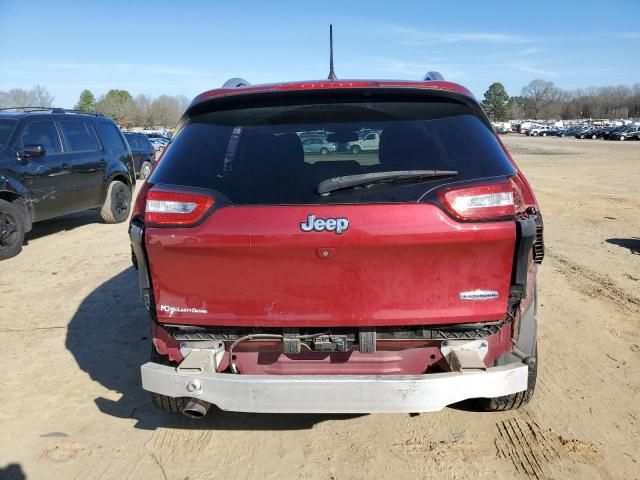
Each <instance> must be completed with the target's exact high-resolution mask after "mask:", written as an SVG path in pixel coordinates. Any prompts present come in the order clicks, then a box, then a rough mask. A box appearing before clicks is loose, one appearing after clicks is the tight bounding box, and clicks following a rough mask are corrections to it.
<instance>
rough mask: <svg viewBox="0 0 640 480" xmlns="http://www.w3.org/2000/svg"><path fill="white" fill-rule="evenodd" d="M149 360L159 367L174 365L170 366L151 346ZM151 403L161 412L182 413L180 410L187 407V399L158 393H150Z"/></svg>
mask: <svg viewBox="0 0 640 480" xmlns="http://www.w3.org/2000/svg"><path fill="white" fill-rule="evenodd" d="M150 360H151V361H152V362H153V363H159V364H161V365H169V366H173V367H175V365H171V362H169V360H168V359H167V358H166V357H165V356H163V355H160V354H159V353H158V352H157V351H156V349H155V347H154V346H153V345H152V346H151V358H150ZM151 401H152V402H153V406H154V407H156V408H157V409H158V410H161V411H163V412H167V413H182V410H183V409H184V407H185V406H186V405H187V402H188V401H189V399H188V398H184V397H178V398H174V397H168V396H166V395H161V394H159V393H153V392H151Z"/></svg>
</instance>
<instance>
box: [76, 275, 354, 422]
mask: <svg viewBox="0 0 640 480" xmlns="http://www.w3.org/2000/svg"><path fill="white" fill-rule="evenodd" d="M148 318H149V317H148V313H147V311H146V310H145V308H144V306H143V304H142V301H141V300H140V297H139V294H138V276H137V272H136V270H134V268H133V267H130V268H128V269H126V270H124V271H122V272H121V273H119V274H118V275H116V276H115V277H113V278H111V279H110V280H108V281H107V282H105V283H103V284H102V285H100V286H99V287H98V288H96V289H95V290H94V291H93V292H91V293H90V294H89V295H88V296H87V297H86V298H85V299H84V300H83V301H82V303H81V304H80V307H79V308H78V310H77V311H76V313H75V315H74V316H73V319H72V320H71V323H70V324H69V328H68V330H67V339H66V342H65V345H66V347H67V349H68V350H69V351H70V352H71V354H72V355H73V356H74V358H75V360H76V362H77V363H78V366H79V367H80V368H81V369H82V370H83V371H85V372H86V373H88V374H89V375H90V376H91V379H92V380H94V381H96V382H99V383H100V384H101V385H103V386H104V387H105V388H108V389H109V390H112V391H114V392H118V393H120V394H121V397H120V399H119V400H117V401H113V400H109V399H107V398H102V397H99V398H96V399H95V403H96V405H97V406H98V408H99V409H100V411H101V412H102V413H105V414H107V415H112V416H114V417H118V418H132V419H135V420H137V424H136V428H141V429H145V430H154V429H156V428H158V427H165V428H182V429H205V430H207V429H214V430H215V429H222V430H301V429H309V428H312V427H313V425H315V424H317V423H319V422H322V421H325V420H330V419H341V418H345V419H346V418H353V417H354V415H286V414H281V415H273V414H243V413H231V412H224V411H221V410H217V409H212V410H211V411H210V412H209V415H208V416H207V417H206V418H205V419H204V420H201V421H197V420H191V419H188V418H186V417H183V416H182V415H175V414H173V415H172V414H167V413H164V412H160V411H157V410H156V409H155V408H154V407H153V406H152V405H151V400H150V397H149V394H148V393H147V392H145V391H144V390H142V386H141V385H140V365H142V364H143V363H145V362H147V361H148V360H149V354H150V349H151V341H150V338H149V335H150V329H149V321H148Z"/></svg>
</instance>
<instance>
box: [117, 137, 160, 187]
mask: <svg viewBox="0 0 640 480" xmlns="http://www.w3.org/2000/svg"><path fill="white" fill-rule="evenodd" d="M124 138H126V139H127V142H129V147H131V153H133V164H134V166H135V170H136V172H137V174H138V177H139V178H141V179H143V180H144V179H145V178H147V177H148V176H149V174H150V173H151V169H152V168H153V165H154V164H155V155H156V151H155V149H154V148H153V145H151V142H150V141H149V137H147V136H146V135H145V134H143V133H136V132H124Z"/></svg>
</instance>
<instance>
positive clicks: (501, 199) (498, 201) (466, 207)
mask: <svg viewBox="0 0 640 480" xmlns="http://www.w3.org/2000/svg"><path fill="white" fill-rule="evenodd" d="M438 197H439V198H440V202H441V203H442V205H443V206H444V207H445V208H446V209H447V210H448V211H449V212H450V213H451V214H452V215H453V216H454V217H456V218H458V219H460V220H463V221H484V220H503V219H508V218H513V217H514V216H515V214H516V209H515V206H514V202H513V186H512V185H511V182H509V181H507V180H504V181H499V182H492V183H484V184H481V185H473V186H470V187H461V188H449V189H445V190H443V191H441V192H439V193H438Z"/></svg>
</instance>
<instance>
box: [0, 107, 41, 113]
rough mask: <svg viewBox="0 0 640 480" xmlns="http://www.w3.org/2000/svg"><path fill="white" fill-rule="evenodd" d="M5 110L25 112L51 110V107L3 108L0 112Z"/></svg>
mask: <svg viewBox="0 0 640 480" xmlns="http://www.w3.org/2000/svg"><path fill="white" fill-rule="evenodd" d="M6 110H27V111H30V112H31V111H34V112H35V111H42V110H51V107H4V108H0V111H6Z"/></svg>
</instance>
